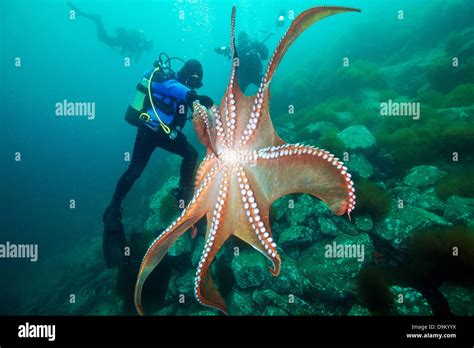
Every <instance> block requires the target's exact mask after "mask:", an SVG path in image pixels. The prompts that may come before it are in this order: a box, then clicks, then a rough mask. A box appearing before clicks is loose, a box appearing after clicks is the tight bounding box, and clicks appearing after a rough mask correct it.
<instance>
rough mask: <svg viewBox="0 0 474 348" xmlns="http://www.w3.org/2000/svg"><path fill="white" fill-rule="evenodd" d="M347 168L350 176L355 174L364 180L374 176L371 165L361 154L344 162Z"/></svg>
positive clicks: (352, 156)
mask: <svg viewBox="0 0 474 348" xmlns="http://www.w3.org/2000/svg"><path fill="white" fill-rule="evenodd" d="M346 165H347V168H349V172H350V173H351V174H356V175H358V176H360V177H362V178H364V179H367V178H370V177H371V176H372V175H373V174H374V169H373V168H372V165H371V164H370V162H369V161H368V160H367V158H366V157H365V156H364V155H362V154H357V153H355V154H353V155H351V156H350V158H349V161H347V162H346Z"/></svg>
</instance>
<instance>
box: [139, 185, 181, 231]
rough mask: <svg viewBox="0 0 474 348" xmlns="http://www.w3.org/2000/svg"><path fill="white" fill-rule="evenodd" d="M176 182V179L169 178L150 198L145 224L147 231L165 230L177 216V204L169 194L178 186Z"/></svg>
mask: <svg viewBox="0 0 474 348" xmlns="http://www.w3.org/2000/svg"><path fill="white" fill-rule="evenodd" d="M178 182H179V179H178V177H176V176H172V177H170V178H169V179H168V181H167V182H166V183H165V184H164V185H163V186H162V187H160V189H159V190H157V191H156V192H155V194H154V195H153V196H152V197H151V201H150V216H149V217H148V220H147V221H146V223H145V229H146V230H147V231H157V230H162V229H165V228H166V227H167V226H168V225H169V224H170V223H171V222H172V221H173V218H175V217H177V216H178V213H179V208H178V202H177V201H176V198H175V197H174V196H172V195H171V194H170V192H171V190H172V189H174V188H176V187H177V186H178Z"/></svg>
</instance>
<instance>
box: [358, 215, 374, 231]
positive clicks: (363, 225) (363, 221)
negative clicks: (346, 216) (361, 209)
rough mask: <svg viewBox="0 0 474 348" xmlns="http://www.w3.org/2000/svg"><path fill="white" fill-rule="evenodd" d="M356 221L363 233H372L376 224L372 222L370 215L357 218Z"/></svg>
mask: <svg viewBox="0 0 474 348" xmlns="http://www.w3.org/2000/svg"><path fill="white" fill-rule="evenodd" d="M354 220H355V225H356V227H357V229H359V230H361V231H370V230H371V229H372V228H374V223H373V222H372V219H371V218H370V215H361V216H356V217H355V218H354Z"/></svg>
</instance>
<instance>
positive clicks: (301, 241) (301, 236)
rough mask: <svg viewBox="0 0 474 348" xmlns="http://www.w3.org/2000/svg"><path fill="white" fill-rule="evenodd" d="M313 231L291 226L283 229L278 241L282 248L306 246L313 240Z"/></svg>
mask: <svg viewBox="0 0 474 348" xmlns="http://www.w3.org/2000/svg"><path fill="white" fill-rule="evenodd" d="M314 233H315V232H314V231H313V230H312V229H311V228H308V227H306V226H300V225H291V226H290V227H288V228H287V229H285V230H284V231H283V232H282V233H281V234H280V238H279V239H278V243H279V244H280V245H281V246H282V247H287V246H295V245H300V246H301V245H307V244H308V243H310V242H311V241H312V240H313V235H314Z"/></svg>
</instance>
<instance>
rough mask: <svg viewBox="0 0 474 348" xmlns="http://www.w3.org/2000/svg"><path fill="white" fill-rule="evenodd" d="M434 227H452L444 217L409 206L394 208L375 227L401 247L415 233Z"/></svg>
mask: <svg viewBox="0 0 474 348" xmlns="http://www.w3.org/2000/svg"><path fill="white" fill-rule="evenodd" d="M433 226H452V224H451V223H450V222H448V221H446V220H445V219H443V218H442V217H440V216H438V215H436V214H434V213H431V212H429V211H426V210H424V209H421V208H418V207H414V206H408V205H406V206H405V207H404V208H398V207H397V206H393V207H392V210H391V212H390V214H389V215H388V216H387V217H386V218H385V219H384V220H383V221H382V222H381V223H380V224H378V225H376V227H375V231H376V233H377V234H379V235H381V236H382V237H383V238H385V239H387V240H389V241H392V242H393V244H394V245H395V246H398V245H400V243H402V242H403V241H405V239H406V238H407V237H409V236H410V235H411V234H412V232H413V231H415V230H417V229H423V228H431V227H433Z"/></svg>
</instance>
